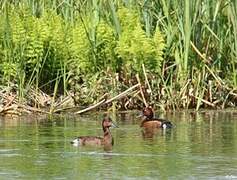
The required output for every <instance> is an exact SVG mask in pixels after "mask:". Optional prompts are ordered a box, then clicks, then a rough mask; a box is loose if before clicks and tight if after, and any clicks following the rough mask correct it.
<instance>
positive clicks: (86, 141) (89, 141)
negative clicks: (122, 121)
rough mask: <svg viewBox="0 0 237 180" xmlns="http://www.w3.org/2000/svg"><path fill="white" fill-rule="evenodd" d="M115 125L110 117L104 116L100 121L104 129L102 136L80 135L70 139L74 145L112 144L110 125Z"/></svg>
mask: <svg viewBox="0 0 237 180" xmlns="http://www.w3.org/2000/svg"><path fill="white" fill-rule="evenodd" d="M112 126H113V127H117V125H115V123H114V122H113V121H112V120H111V118H110V117H104V119H103V121H102V128H103V131H104V137H98V136H80V137H77V138H76V139H74V140H73V141H71V144H73V145H74V146H87V145H91V146H103V145H104V146H108V145H109V146H110V145H111V146H112V145H113V144H114V141H113V137H112V135H111V133H110V130H109V128H110V127H112Z"/></svg>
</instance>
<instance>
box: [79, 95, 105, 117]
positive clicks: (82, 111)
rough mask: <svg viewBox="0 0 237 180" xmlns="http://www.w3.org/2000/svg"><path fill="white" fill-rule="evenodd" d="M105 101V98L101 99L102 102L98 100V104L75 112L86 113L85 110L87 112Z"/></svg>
mask: <svg viewBox="0 0 237 180" xmlns="http://www.w3.org/2000/svg"><path fill="white" fill-rule="evenodd" d="M104 102H105V99H103V100H102V101H100V102H98V103H96V104H94V105H92V106H89V107H88V108H85V109H82V110H80V111H77V112H75V114H81V113H84V112H86V111H89V110H92V109H94V108H96V107H98V106H100V105H101V104H103V103H104Z"/></svg>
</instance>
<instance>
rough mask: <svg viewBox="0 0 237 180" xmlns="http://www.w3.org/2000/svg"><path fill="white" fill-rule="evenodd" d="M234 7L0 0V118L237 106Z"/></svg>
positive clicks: (192, 3)
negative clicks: (91, 109) (73, 111)
mask: <svg viewBox="0 0 237 180" xmlns="http://www.w3.org/2000/svg"><path fill="white" fill-rule="evenodd" d="M235 7H236V4H235V2H218V3H215V2H211V3H208V2H201V1H198V2H196V1H189V0H185V1H184V2H182V3H179V2H178V1H170V2H163V1H162V2H158V1H149V2H148V1H146V2H144V4H141V3H138V2H132V1H131V2H130V1H129V2H126V3H125V2H123V1H116V2H104V1H97V0H95V1H86V2H84V3H82V4H81V1H78V2H76V3H75V2H72V1H70V2H68V3H66V2H64V1H63V2H62V3H59V2H57V1H50V2H48V1H46V2H44V1H40V2H38V1H33V2H30V1H26V0H21V1H17V2H9V1H1V2H0V24H2V26H0V77H1V79H0V82H1V86H0V93H1V94H0V112H1V113H2V114H8V113H13V114H14V113H16V114H18V112H26V113H28V112H29V113H30V112H43V113H49V114H52V113H59V112H60V111H63V110H64V109H67V110H69V109H71V108H74V107H78V109H77V111H79V110H83V109H85V108H87V107H94V106H96V105H98V104H99V106H96V107H97V108H101V109H108V108H110V107H113V109H119V110H123V109H125V110H126V109H139V108H141V107H142V106H144V105H145V104H146V103H145V102H146V101H147V103H149V104H151V105H152V106H154V107H155V108H159V109H161V110H162V111H167V110H176V109H188V108H194V109H196V110H198V109H200V108H212V109H223V108H228V107H236V105H237V62H236V57H237V37H236V34H237V28H236V27H237V24H236V23H237V19H236V17H237V16H236V14H237V11H236V8H235ZM137 84H139V86H138V87H136V88H134V89H132V90H131V91H129V92H126V90H128V89H130V88H132V87H134V86H136V85H137ZM123 92H126V93H125V94H124V95H123V96H121V97H119V98H118V99H115V100H113V101H111V102H109V103H105V102H107V101H108V100H110V99H113V97H116V96H117V95H120V94H121V93H123ZM101 102H102V103H101ZM100 103H101V104H100ZM20 114H21V113H20Z"/></svg>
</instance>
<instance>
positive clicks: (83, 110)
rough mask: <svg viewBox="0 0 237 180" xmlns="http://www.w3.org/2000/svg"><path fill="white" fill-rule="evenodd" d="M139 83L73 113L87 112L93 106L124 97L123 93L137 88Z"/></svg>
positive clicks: (125, 93)
mask: <svg viewBox="0 0 237 180" xmlns="http://www.w3.org/2000/svg"><path fill="white" fill-rule="evenodd" d="M139 85H140V84H139V83H138V84H136V85H134V86H132V87H130V88H128V89H127V90H125V91H123V92H122V93H120V94H118V95H117V96H115V97H112V98H111V99H109V100H106V99H103V100H101V101H100V102H98V103H96V104H94V105H92V106H90V107H87V108H85V109H82V110H80V111H77V112H75V114H82V113H84V112H87V111H89V110H92V109H94V108H97V107H99V106H100V105H103V104H108V103H110V102H112V101H114V100H117V99H120V98H122V97H124V96H125V95H127V93H128V92H129V91H131V90H133V89H135V88H137V87H138V86H139Z"/></svg>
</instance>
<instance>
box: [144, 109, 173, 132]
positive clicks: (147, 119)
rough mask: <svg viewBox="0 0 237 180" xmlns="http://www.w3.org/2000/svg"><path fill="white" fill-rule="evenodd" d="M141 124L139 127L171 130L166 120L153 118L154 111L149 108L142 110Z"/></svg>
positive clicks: (170, 125)
mask: <svg viewBox="0 0 237 180" xmlns="http://www.w3.org/2000/svg"><path fill="white" fill-rule="evenodd" d="M141 116H142V122H141V124H140V127H144V128H153V129H154V128H162V129H166V128H172V126H173V125H172V123H171V122H170V121H168V120H166V119H161V118H154V111H153V109H152V108H151V107H145V108H144V109H143V110H142V115H141Z"/></svg>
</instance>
